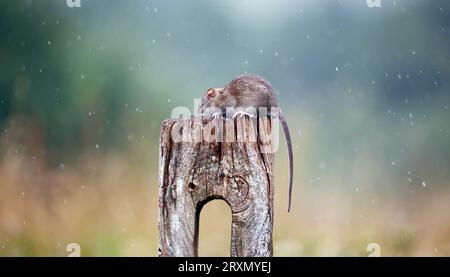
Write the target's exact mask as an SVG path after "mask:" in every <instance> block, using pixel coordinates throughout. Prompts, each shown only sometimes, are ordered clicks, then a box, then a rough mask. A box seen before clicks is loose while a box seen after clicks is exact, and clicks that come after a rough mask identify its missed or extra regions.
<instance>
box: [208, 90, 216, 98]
mask: <svg viewBox="0 0 450 277" xmlns="http://www.w3.org/2000/svg"><path fill="white" fill-rule="evenodd" d="M206 95H208V96H209V97H214V96H215V95H216V90H215V89H213V88H209V89H208V90H207V91H206Z"/></svg>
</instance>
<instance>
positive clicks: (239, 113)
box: [233, 111, 255, 118]
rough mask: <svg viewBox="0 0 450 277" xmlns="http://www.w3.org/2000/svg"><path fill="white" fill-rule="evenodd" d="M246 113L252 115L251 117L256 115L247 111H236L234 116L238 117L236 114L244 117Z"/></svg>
mask: <svg viewBox="0 0 450 277" xmlns="http://www.w3.org/2000/svg"><path fill="white" fill-rule="evenodd" d="M245 115H247V116H248V117H250V118H254V117H255V115H254V114H251V113H247V112H244V111H237V112H235V113H234V114H233V118H236V116H239V117H243V116H245Z"/></svg>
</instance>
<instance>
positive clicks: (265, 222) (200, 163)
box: [158, 117, 274, 257]
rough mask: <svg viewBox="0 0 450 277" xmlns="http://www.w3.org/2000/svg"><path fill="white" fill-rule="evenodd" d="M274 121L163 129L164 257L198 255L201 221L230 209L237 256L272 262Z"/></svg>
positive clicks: (198, 122)
mask: <svg viewBox="0 0 450 277" xmlns="http://www.w3.org/2000/svg"><path fill="white" fill-rule="evenodd" d="M271 135H272V120H271V119H270V118H269V117H260V118H258V119H250V118H248V117H237V118H236V119H229V118H227V119H213V120H210V121H202V119H201V118H194V117H192V118H190V119H184V120H183V119H180V120H171V119H169V120H165V121H164V122H163V123H162V124H161V137H160V163H159V218H158V229H159V247H158V255H159V256H197V255H198V239H199V237H198V227H199V215H200V211H201V209H202V207H203V206H204V205H205V204H206V203H207V202H208V201H210V200H213V199H224V200H225V201H226V202H227V203H228V205H229V206H230V207H231V211H232V226H231V256H232V257H245V256H247V257H249V256H250V257H253V256H263V257H267V256H272V254H273V249H272V227H273V191H274V190H273V175H272V172H273V151H270V150H271V149H272V144H273V143H272V139H271Z"/></svg>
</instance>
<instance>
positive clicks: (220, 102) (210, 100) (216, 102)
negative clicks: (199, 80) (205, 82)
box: [202, 88, 236, 110]
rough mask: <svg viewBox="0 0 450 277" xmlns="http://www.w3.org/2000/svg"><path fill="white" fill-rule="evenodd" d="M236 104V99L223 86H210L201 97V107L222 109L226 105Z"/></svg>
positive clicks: (232, 105)
mask: <svg viewBox="0 0 450 277" xmlns="http://www.w3.org/2000/svg"><path fill="white" fill-rule="evenodd" d="M234 106H236V99H235V97H234V96H233V95H230V93H229V92H228V90H225V89H224V88H210V89H208V90H207V91H206V93H205V95H204V96H203V99H202V107H203V108H209V107H218V108H220V109H222V110H224V109H225V108H226V107H234Z"/></svg>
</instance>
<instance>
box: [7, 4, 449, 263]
mask: <svg viewBox="0 0 450 277" xmlns="http://www.w3.org/2000/svg"><path fill="white" fill-rule="evenodd" d="M381 4H382V6H381V7H380V8H369V7H368V6H367V5H366V0H351V1H331V0H328V1H313V0H310V1H306V0H304V1H286V0H281V1H275V0H273V1H258V0H242V1H238V0H232V1H212V0H211V1H206V0H205V1H201V0H194V1H181V0H174V1H162V0H160V1H156V0H151V1H150V0H133V1H119V0H81V7H80V8H69V7H67V5H66V1H64V0H53V1H52V0H40V1H37V0H35V1H33V0H3V1H1V2H0V255H1V256H66V255H67V254H68V252H67V251H66V245H67V244H69V243H71V242H76V243H79V244H80V246H81V255H82V256H154V255H156V254H157V232H156V230H157V229H156V228H157V195H158V194H157V186H158V183H157V180H158V179H157V178H158V176H157V174H158V139H159V126H160V123H161V121H162V120H164V119H165V118H169V117H170V114H171V111H172V109H174V108H175V107H177V106H186V107H188V108H190V109H191V110H193V106H194V99H195V98H200V97H201V95H202V94H203V93H204V91H205V90H206V89H207V88H209V87H217V86H223V85H225V84H226V83H228V82H229V81H230V80H231V79H232V78H233V77H235V76H236V75H239V74H242V73H256V74H259V75H262V76H264V77H265V78H267V79H268V80H269V81H270V82H271V83H272V85H273V86H274V88H275V89H276V93H277V94H278V97H279V102H280V106H281V107H282V108H283V110H284V112H285V114H286V117H287V119H288V122H289V124H290V128H291V133H292V135H293V143H294V148H295V180H294V185H295V188H294V201H293V211H292V212H291V213H290V214H287V213H286V207H287V204H286V203H287V202H286V201H287V162H286V159H287V157H286V151H285V147H284V146H283V147H281V150H280V151H279V153H277V155H276V156H277V158H276V191H275V209H276V210H275V229H274V251H275V255H276V256H367V255H369V254H370V252H367V251H366V247H367V245H368V244H369V243H377V244H379V246H380V248H381V255H383V256H445V255H450V213H449V211H450V174H449V169H450V126H449V120H450V111H449V109H448V107H449V106H450V83H449V74H450V62H449V61H450V47H449V46H450V2H449V1H445V0H441V1H439V0H436V1H427V0H414V1H413V0H403V1H402V0H397V1H387V0H381ZM230 217H231V212H230V210H229V208H228V207H227V206H226V204H225V203H224V202H221V201H213V202H211V203H209V204H208V205H207V206H206V207H205V208H204V211H202V217H201V224H200V254H201V255H224V256H226V255H228V254H229V239H230V231H229V228H230V227H229V226H230V221H231V218H230Z"/></svg>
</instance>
